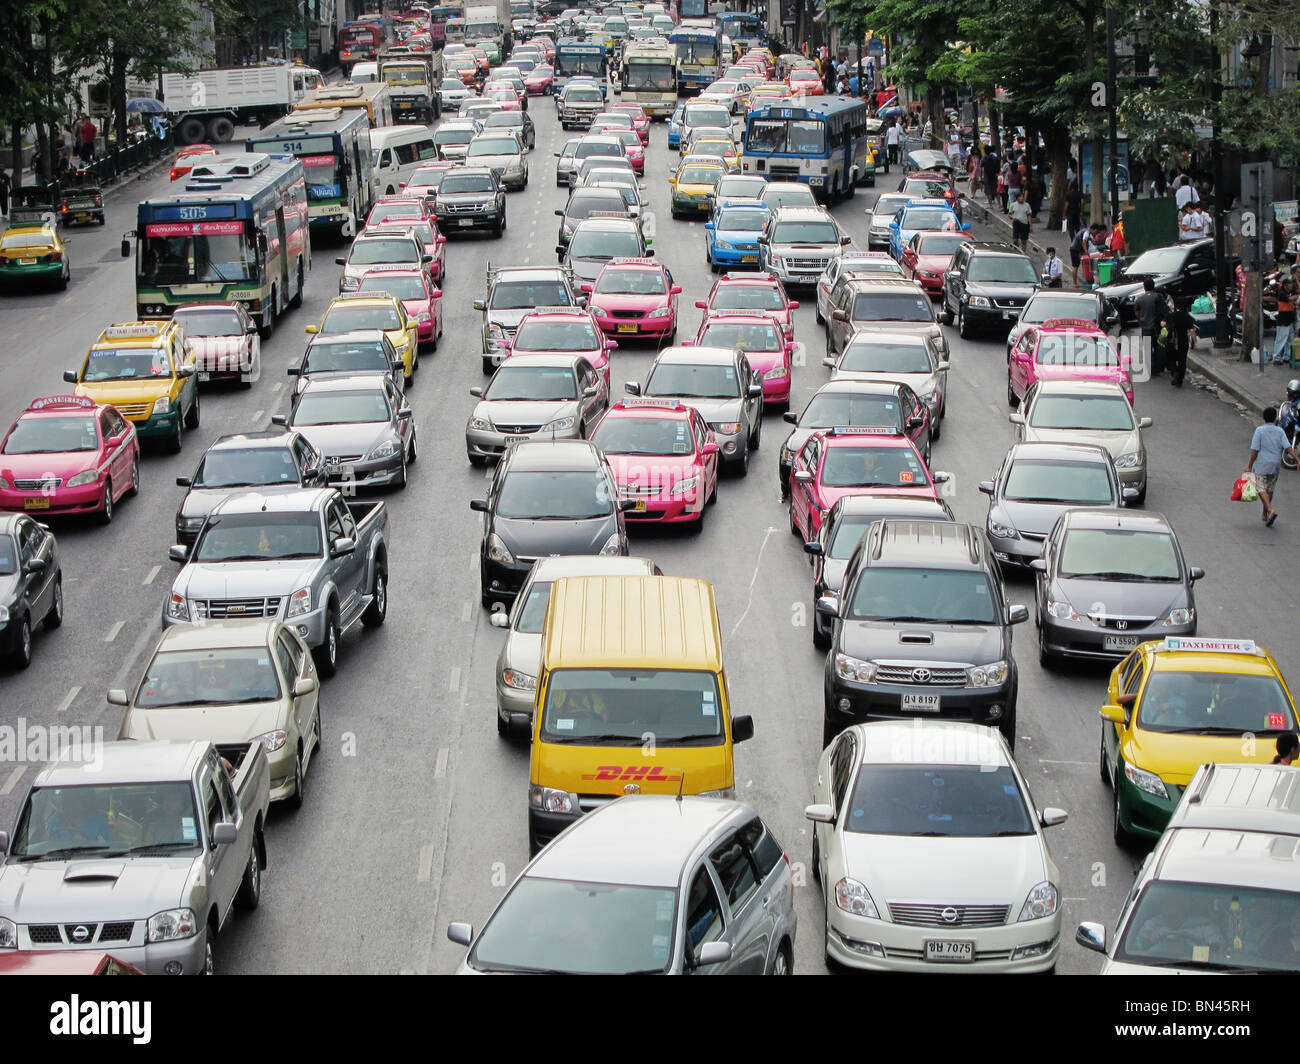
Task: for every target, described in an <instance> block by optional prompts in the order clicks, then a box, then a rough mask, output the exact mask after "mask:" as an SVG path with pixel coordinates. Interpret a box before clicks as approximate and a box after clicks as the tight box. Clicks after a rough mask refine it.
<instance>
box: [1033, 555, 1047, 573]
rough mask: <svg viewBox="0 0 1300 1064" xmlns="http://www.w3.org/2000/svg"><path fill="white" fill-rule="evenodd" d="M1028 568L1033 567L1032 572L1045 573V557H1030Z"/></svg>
mask: <svg viewBox="0 0 1300 1064" xmlns="http://www.w3.org/2000/svg"><path fill="white" fill-rule="evenodd" d="M1029 568H1031V569H1033V570H1034V572H1036V573H1045V572H1047V559H1046V558H1031V559H1030V562H1029Z"/></svg>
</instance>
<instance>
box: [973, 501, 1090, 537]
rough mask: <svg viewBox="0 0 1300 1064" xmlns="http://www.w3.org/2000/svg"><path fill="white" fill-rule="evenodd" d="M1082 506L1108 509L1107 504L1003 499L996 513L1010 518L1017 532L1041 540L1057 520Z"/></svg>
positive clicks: (997, 506)
mask: <svg viewBox="0 0 1300 1064" xmlns="http://www.w3.org/2000/svg"><path fill="white" fill-rule="evenodd" d="M1080 506H1087V507H1090V508H1092V507H1095V508H1097V509H1108V508H1109V507H1107V505H1106V504H1105V503H1083V502H1013V501H1012V500H1010V499H1002V500H1001V501H1000V502H998V504H997V505H996V506H995V507H994V513H995V514H996V511H999V510H1000V511H1001V512H1002V513H1003V514H1004V515H1005V516H1006V517H1008V518H1010V520H1011V524H1012V525H1014V526H1015V529H1016V531H1017V532H1028V533H1029V534H1030V535H1032V536H1037V537H1039V538H1040V539H1041V538H1043V537H1044V536H1046V535H1047V533H1049V532H1050V531H1051V530H1052V526H1053V525H1054V524H1056V519H1057V518H1058V517H1060V516H1061V514H1062V513H1064V512H1065V511H1066V510H1070V509H1074V508H1077V507H1080Z"/></svg>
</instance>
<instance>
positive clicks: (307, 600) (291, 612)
mask: <svg viewBox="0 0 1300 1064" xmlns="http://www.w3.org/2000/svg"><path fill="white" fill-rule="evenodd" d="M310 612H311V588H309V587H300V588H299V589H298V590H297V591H295V592H294V593H293V594H292V595H290V596H289V609H288V610H287V611H285V617H286V618H289V617H301V616H302V615H303V614H304V613H310Z"/></svg>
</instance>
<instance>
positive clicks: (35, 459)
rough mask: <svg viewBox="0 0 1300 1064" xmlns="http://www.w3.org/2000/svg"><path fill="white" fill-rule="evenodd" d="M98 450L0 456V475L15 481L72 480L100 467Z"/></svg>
mask: <svg viewBox="0 0 1300 1064" xmlns="http://www.w3.org/2000/svg"><path fill="white" fill-rule="evenodd" d="M99 455H100V452H99V451H98V450H94V451H64V452H61V453H59V454H0V475H3V476H5V477H6V478H8V479H10V480H13V479H15V478H17V479H18V480H40V479H43V478H44V477H47V476H48V477H62V478H63V480H64V481H68V480H71V479H72V478H73V477H74V476H76V475H77V474H78V473H84V472H85V471H86V470H87V469H94V468H95V467H96V466H98V465H99Z"/></svg>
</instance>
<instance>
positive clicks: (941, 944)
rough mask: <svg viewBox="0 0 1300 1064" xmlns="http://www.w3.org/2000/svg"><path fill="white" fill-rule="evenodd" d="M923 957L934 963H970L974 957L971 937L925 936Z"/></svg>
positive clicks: (973, 943) (973, 945)
mask: <svg viewBox="0 0 1300 1064" xmlns="http://www.w3.org/2000/svg"><path fill="white" fill-rule="evenodd" d="M925 959H926V960H927V961H932V962H934V963H936V964H970V963H971V961H973V960H974V959H975V942H974V941H973V940H972V939H953V938H927V939H926V940H925Z"/></svg>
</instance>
